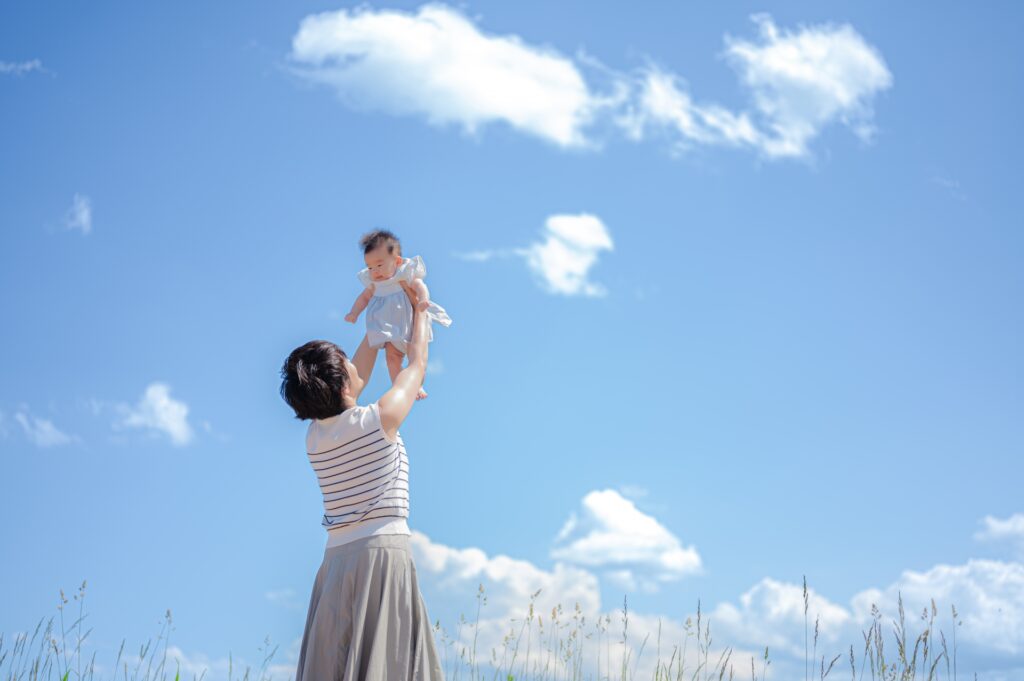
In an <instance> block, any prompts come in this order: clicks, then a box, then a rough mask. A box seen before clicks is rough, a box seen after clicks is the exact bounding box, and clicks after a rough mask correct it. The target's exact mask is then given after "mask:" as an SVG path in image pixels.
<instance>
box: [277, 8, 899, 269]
mask: <svg viewBox="0 0 1024 681" xmlns="http://www.w3.org/2000/svg"><path fill="white" fill-rule="evenodd" d="M750 19H751V20H752V21H753V22H754V23H756V24H757V26H758V28H759V36H758V38H757V39H756V40H753V41H750V40H744V39H742V38H735V37H732V36H730V35H728V34H726V35H725V36H724V38H723V40H724V42H725V49H724V50H723V52H722V53H721V55H720V57H722V58H723V59H724V61H725V62H726V63H728V64H729V65H730V66H732V67H733V68H734V70H735V71H736V74H737V75H738V76H739V78H740V83H741V85H742V86H743V87H744V88H746V89H747V92H748V93H749V95H750V98H751V99H752V101H753V105H754V111H753V112H746V111H733V110H730V108H729V107H726V106H723V105H720V104H716V103H713V102H706V103H698V102H697V101H696V98H695V97H693V96H692V95H691V94H690V93H689V92H687V88H686V86H685V85H684V83H685V81H684V79H682V78H680V77H679V76H677V75H676V74H675V73H673V72H672V71H671V70H669V69H665V68H662V67H658V66H653V65H649V66H647V67H645V68H642V69H638V70H637V71H636V72H634V73H631V74H627V73H622V72H616V71H615V70H614V69H609V68H606V67H604V66H602V65H600V64H599V63H598V62H597V60H595V59H593V58H592V57H588V56H587V55H585V54H583V53H580V54H579V55H578V56H577V61H573V60H572V59H570V58H568V57H564V56H562V55H560V54H558V53H557V52H554V51H553V50H551V49H549V48H543V47H540V46H536V45H530V44H528V43H526V42H525V41H524V40H522V39H521V38H519V37H517V36H491V35H487V34H485V33H482V32H481V31H480V30H479V29H478V28H477V26H476V25H475V24H474V23H473V21H471V20H470V19H469V18H467V17H466V16H464V15H463V14H461V13H460V12H458V11H457V10H455V9H452V8H450V7H447V6H445V5H443V4H437V3H433V4H428V5H425V6H423V7H421V8H420V9H419V11H418V12H417V13H415V14H410V13H404V12H400V11H396V10H372V9H365V8H364V9H359V10H352V11H349V10H340V11H336V12H326V13H323V14H316V15H310V16H308V17H306V18H305V19H304V20H303V21H302V23H301V25H300V28H299V31H298V32H297V33H296V34H295V36H294V38H293V44H292V53H291V57H292V59H293V60H294V61H295V62H297V63H298V64H300V68H299V69H298V73H300V74H302V75H303V76H304V77H306V78H308V79H310V80H312V81H315V82H320V83H325V84H327V85H330V86H332V87H333V88H334V89H335V91H336V92H337V94H338V95H339V97H340V98H341V99H342V100H343V101H345V102H346V103H348V104H349V105H350V106H352V107H357V108H375V109H380V110H384V111H387V112H391V113H398V114H421V115H424V116H426V118H427V120H428V121H429V122H431V123H434V124H439V125H440V124H446V123H456V124H459V125H461V126H462V127H463V128H464V129H465V130H467V131H469V132H471V133H472V132H475V131H476V130H477V129H478V128H479V127H481V126H482V125H485V124H487V123H491V122H494V121H504V122H506V123H508V124H509V125H511V126H512V127H513V128H515V129H518V130H520V131H523V132H526V133H529V134H532V135H535V136H539V137H542V138H544V139H546V140H548V141H551V142H554V143H555V144H557V145H559V146H562V147H578V146H587V147H590V148H597V147H599V146H600V143H599V142H598V141H597V140H596V139H594V135H593V134H592V133H590V132H589V131H590V130H592V129H594V128H595V126H596V125H597V124H598V123H600V122H603V121H608V122H611V123H613V124H614V125H613V126H611V127H610V128H609V129H611V130H614V129H618V130H619V131H621V132H623V133H624V134H625V136H626V138H627V139H630V140H633V141H640V140H644V139H646V138H648V137H649V136H650V133H651V132H654V131H665V130H668V131H669V133H670V135H671V138H672V139H673V140H674V144H675V148H676V150H677V151H681V150H685V149H688V148H690V147H692V146H695V145H711V146H730V147H745V148H750V149H754V150H757V151H758V152H759V153H761V154H762V155H763V156H764V157H766V158H769V159H780V158H787V157H793V158H801V157H807V156H809V155H810V152H809V148H808V145H809V143H810V141H811V140H813V139H814V138H815V137H817V136H818V135H819V134H820V132H821V131H822V130H823V129H824V128H825V127H826V126H828V125H831V124H833V123H841V124H843V125H845V126H847V127H848V128H849V129H850V130H852V131H853V133H854V134H855V135H857V136H858V137H859V138H861V139H862V140H865V141H867V140H870V139H871V138H872V137H873V136H874V134H875V127H874V124H873V122H872V119H873V115H874V114H873V106H872V104H873V100H874V98H875V97H876V96H877V95H878V93H880V92H882V91H884V90H886V89H888V88H890V87H891V86H892V83H893V77H892V74H891V73H890V72H889V70H888V68H887V67H886V65H885V62H884V60H883V58H882V56H881V55H880V53H879V51H878V50H877V49H876V48H875V47H873V46H872V45H870V44H869V43H868V42H867V41H866V40H865V39H864V38H863V37H862V36H861V35H860V34H859V33H858V32H857V31H856V30H855V29H854V28H853V27H852V26H850V25H849V24H841V25H838V26H837V25H834V24H831V23H823V24H817V25H812V26H803V25H801V26H799V27H798V28H797V29H796V30H792V31H787V30H783V29H780V28H778V27H777V26H776V25H775V23H774V22H773V20H772V18H771V16H770V15H769V14H767V13H763V12H762V13H756V14H752V15H750ZM580 66H587V67H594V70H595V71H596V70H599V71H600V72H601V74H602V76H603V77H604V78H605V79H607V80H608V81H610V83H611V86H610V87H609V88H608V89H609V93H608V94H597V93H596V91H595V90H594V88H592V87H591V86H590V85H588V83H587V81H586V79H585V78H584V76H583V74H582V72H581V70H580V68H579V67H580ZM486 253H487V252H478V255H480V256H481V257H482V258H483V259H486V257H488V256H487V255H486Z"/></svg>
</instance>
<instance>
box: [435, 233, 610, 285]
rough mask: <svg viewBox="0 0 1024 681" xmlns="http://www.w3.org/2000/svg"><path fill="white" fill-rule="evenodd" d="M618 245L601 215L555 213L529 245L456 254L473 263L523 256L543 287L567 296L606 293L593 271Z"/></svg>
mask: <svg viewBox="0 0 1024 681" xmlns="http://www.w3.org/2000/svg"><path fill="white" fill-rule="evenodd" d="M613 248H614V244H613V243H612V237H611V234H610V233H609V231H608V228H607V227H605V225H604V223H603V222H601V220H600V218H598V217H597V216H594V215H590V214H587V213H580V214H578V215H552V216H550V217H549V218H548V219H547V221H546V222H545V223H544V230H543V232H542V234H541V239H540V240H539V241H536V242H534V243H532V244H530V245H529V246H527V247H525V248H509V249H497V250H483V251H470V252H468V253H454V254H453V255H454V256H455V257H457V258H461V259H463V260H467V261H470V262H486V261H488V260H491V259H493V258H507V257H521V258H523V260H524V261H525V262H526V265H527V267H528V269H529V270H530V271H531V272H532V273H533V275H534V277H535V278H536V280H537V282H538V283H539V284H540V286H541V287H542V288H543V289H544V290H546V291H547V292H549V293H553V294H559V295H566V296H593V297H599V296H604V295H605V294H606V293H607V289H606V288H605V287H604V286H603V285H602V284H599V283H597V282H593V281H591V280H590V271H591V269H593V267H594V266H595V265H596V264H597V261H598V258H599V257H600V254H601V253H602V252H603V251H611V250H613Z"/></svg>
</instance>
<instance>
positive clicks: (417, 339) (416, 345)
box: [406, 305, 430, 371]
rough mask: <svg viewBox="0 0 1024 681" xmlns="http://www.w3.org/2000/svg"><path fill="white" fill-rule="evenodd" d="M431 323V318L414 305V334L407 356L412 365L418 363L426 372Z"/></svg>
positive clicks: (407, 349)
mask: <svg viewBox="0 0 1024 681" xmlns="http://www.w3.org/2000/svg"><path fill="white" fill-rule="evenodd" d="M429 323H430V318H429V317H428V316H427V313H426V312H421V311H420V310H417V309H416V306H415V305H413V308H412V334H411V337H410V338H409V343H408V344H407V346H406V356H407V357H408V358H409V364H410V365H411V364H412V363H413V362H418V363H420V364H421V365H422V368H423V370H424V371H426V368H427V345H428V343H427V324H429Z"/></svg>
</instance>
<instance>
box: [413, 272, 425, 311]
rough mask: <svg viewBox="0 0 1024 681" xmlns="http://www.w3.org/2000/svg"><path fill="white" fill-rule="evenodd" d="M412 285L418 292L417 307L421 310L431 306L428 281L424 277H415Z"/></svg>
mask: <svg viewBox="0 0 1024 681" xmlns="http://www.w3.org/2000/svg"><path fill="white" fill-rule="evenodd" d="M410 286H411V287H412V289H413V290H414V291H415V292H416V307H417V308H418V309H419V310H421V311H423V310H426V309H427V308H428V307H429V306H430V289H428V288H427V283H426V282H425V281H423V280H422V279H413V280H412V282H411V283H410Z"/></svg>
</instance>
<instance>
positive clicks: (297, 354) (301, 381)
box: [281, 340, 348, 421]
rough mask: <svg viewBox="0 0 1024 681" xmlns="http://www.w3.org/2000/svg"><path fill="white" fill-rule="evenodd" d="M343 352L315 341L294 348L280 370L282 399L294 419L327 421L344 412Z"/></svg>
mask: <svg viewBox="0 0 1024 681" xmlns="http://www.w3.org/2000/svg"><path fill="white" fill-rule="evenodd" d="M347 357H348V355H346V354H345V351H344V350H342V349H341V348H339V347H338V346H337V345H335V344H334V343H332V342H330V341H325V340H314V341H309V342H308V343H306V344H305V345H302V346H300V347H297V348H295V349H294V350H292V353H291V354H290V355H288V359H286V360H285V361H284V366H282V367H281V397H283V398H284V401H285V402H287V403H288V406H289V407H291V408H292V409H294V410H295V418H297V419H301V420H303V421H305V420H306V419H326V418H330V417H331V416H337V415H338V414H340V413H341V412H343V411H345V407H344V406H342V403H341V391H342V390H343V389H344V388H345V386H347V385H348V370H347V369H346V368H345V359H346V358H347Z"/></svg>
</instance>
